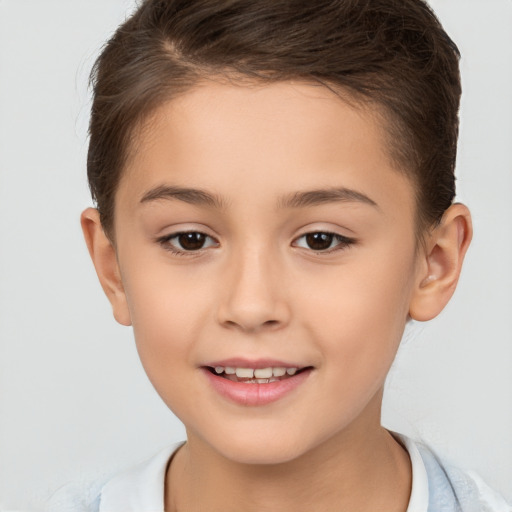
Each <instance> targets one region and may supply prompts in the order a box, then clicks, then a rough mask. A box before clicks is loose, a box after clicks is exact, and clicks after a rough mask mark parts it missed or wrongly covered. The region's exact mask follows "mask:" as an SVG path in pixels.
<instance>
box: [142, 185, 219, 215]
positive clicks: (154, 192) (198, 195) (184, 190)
mask: <svg viewBox="0 0 512 512" xmlns="http://www.w3.org/2000/svg"><path fill="white" fill-rule="evenodd" d="M158 199H178V200H179V201H184V202H185V203H189V204H195V205H198V206H211V207H213V208H217V209H219V210H221V209H223V208H224V207H225V202H224V201H223V200H222V198H221V197H219V196H217V195H215V194H210V193H209V192H205V191H204V190H199V189H197V188H188V187H176V186H169V185H160V186H158V187H155V188H152V189H151V190H149V191H148V192H146V193H145V194H144V195H143V196H142V199H141V200H140V202H141V203H147V202H149V201H156V200H158Z"/></svg>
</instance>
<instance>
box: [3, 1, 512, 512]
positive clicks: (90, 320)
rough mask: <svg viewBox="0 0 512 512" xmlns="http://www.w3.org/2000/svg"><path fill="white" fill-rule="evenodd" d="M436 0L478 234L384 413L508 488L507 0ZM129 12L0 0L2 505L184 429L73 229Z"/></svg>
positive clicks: (413, 342)
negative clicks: (450, 60) (115, 35)
mask: <svg viewBox="0 0 512 512" xmlns="http://www.w3.org/2000/svg"><path fill="white" fill-rule="evenodd" d="M432 5H433V6H434V8H435V9H436V12H437V13H438V15H439V17H440V19H441V20H442V22H443V24H444V26H445V28H446V29H447V31H448V33H449V34H450V35H451V36H452V38H453V39H454V40H455V41H456V42H457V43H458V45H459V47H460V49H461V52H462V54H463V59H462V73H463V87H464V95H463V101H462V111H461V116H462V125H461V139H460V149H459V160H458V167H457V174H458V178H459V181H458V198H459V200H462V201H464V202H465V203H467V204H468V205H469V206H470V208H471V210H472V213H473V216H474V225H475V238H474V243H473V245H472V247H471V249H470V251H469V254H468V257H467V262H466V266H465V269H464V272H463V275H462V280H461V283H460V285H459V289H458V290H457V292H456V295H455V297H454V299H453V301H452V303H451V304H450V305H449V307H448V308H447V309H446V311H445V312H444V313H443V314H442V315H441V316H440V317H439V318H438V319H436V320H435V321H433V322H431V323H429V324H425V325H416V326H415V327H414V328H413V329H412V331H411V332H410V333H408V334H407V335H406V340H405V343H404V344H403V347H402V349H401V351H400V353H399V355H398V358H397V361H396V362H395V365H394V367H393V369H392V372H391V374H390V376H389V378H388V383H387V391H386V397H385V403H384V412H383V422H384V424H385V425H386V426H388V427H390V428H392V429H395V430H399V431H402V432H405V433H406V434H409V435H412V436H413V437H421V438H423V439H424V440H426V441H427V442H428V443H430V444H431V445H432V446H433V447H434V448H435V449H436V450H438V451H439V452H440V453H442V454H443V455H445V456H446V457H448V458H449V459H450V460H451V461H453V462H455V463H456V464H458V465H459V466H461V467H464V468H466V469H473V470H476V471H477V472H478V473H480V474H481V476H483V477H484V479H485V480H487V481H488V483H490V484H491V485H492V486H493V487H495V488H497V489H498V490H499V491H501V492H502V493H503V494H504V495H505V496H507V497H508V498H509V499H512V313H511V312H512V292H511V290H512V270H511V268H512V265H511V263H512V201H511V194H512V149H511V148H512V144H511V142H512V94H511V92H510V91H512V30H511V27H512V1H510V0H487V1H484V0H477V1H475V0H473V1H471V0H435V1H432ZM132 7H133V1H132V0H108V1H105V0H88V1H78V0H75V1H69V0H44V1H37V0H32V1H30V0H0V509H1V508H2V507H3V509H4V510H32V507H33V508H34V509H36V503H37V502H38V501H40V500H41V499H42V498H43V497H44V496H46V495H47V494H48V493H49V492H50V491H51V490H53V489H56V488H57V487H58V486H60V485H62V484H64V483H66V482H69V481H72V480H78V481H86V480H87V479H89V478H91V477H92V476H97V475H98V474H102V473H105V474H106V473H110V472H112V471H116V470H117V469H119V468H122V467H125V466H127V465H129V464H131V463H133V462H136V461H138V460H140V459H142V458H144V457H146V456H149V455H151V454H153V453H154V452H155V451H157V450H158V449H159V448H161V447H162V446H164V445H166V444H169V443H171V442H173V441H176V440H179V439H182V438H183V435H184V430H183V427H182V426H181V424H180V422H179V421H178V420H177V419H176V418H174V417H173V415H172V414H171V413H170V412H169V411H168V410H167V409H166V407H165V406H164V404H163V403H162V402H161V401H160V399H159V398H158V396H157V395H156V393H155V392H154V391H153V390H152V388H151V386H150V384H149V382H148V380H147V378H146V377H145V375H144V372H143V370H142V369H141V366H140V364H139V362H138V358H137V354H136V351H135V347H134V343H133V340H132V334H131V330H130V329H129V328H124V327H120V326H118V325H116V324H115V322H114V320H113V319H112V317H111V314H110V307H109V304H108V302H107V300H106V299H105V298H104V296H103V293H102V291H101V289H100V286H99V284H98V283H97V280H96V277H95V274H94V270H93V267H92V264H91V263H90V262H89V258H88V255H87V252H86V249H85V245H84V243H83V241H82V236H81V232H80V228H79V214H80V212H81V210H82V209H83V208H84V207H86V206H88V205H90V204H91V202H90V198H89V195H88V189H87V184H86V178H85V156H86V150H87V138H86V132H87V120H88V107H89V95H88V90H87V77H88V73H89V70H90V68H91V65H92V63H93V61H94V58H95V56H96V55H97V53H98V51H99V48H100V47H101V45H102V43H103V42H104V41H105V39H106V38H107V37H108V36H109V35H110V34H111V33H112V31H113V30H114V28H115V27H116V26H117V24H118V23H119V22H121V21H122V20H123V19H124V17H125V15H126V13H127V12H128V11H129V10H130V9H131V8H132ZM369 320H371V319H369Z"/></svg>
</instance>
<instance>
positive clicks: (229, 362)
mask: <svg viewBox="0 0 512 512" xmlns="http://www.w3.org/2000/svg"><path fill="white" fill-rule="evenodd" d="M203 366H209V367H211V368H215V367H216V366H223V367H226V366H229V367H231V368H254V369H258V368H276V367H278V368H297V369H300V368H304V365H302V364H297V363H289V362H285V361H279V360H277V359H267V358H264V359H245V358H240V357H233V358H230V359H222V360H217V361H211V362H208V363H206V364H205V365H203Z"/></svg>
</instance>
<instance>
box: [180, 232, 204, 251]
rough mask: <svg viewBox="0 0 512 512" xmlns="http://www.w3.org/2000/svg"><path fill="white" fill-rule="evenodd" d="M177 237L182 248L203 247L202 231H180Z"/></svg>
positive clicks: (189, 249) (188, 249) (191, 249)
mask: <svg viewBox="0 0 512 512" xmlns="http://www.w3.org/2000/svg"><path fill="white" fill-rule="evenodd" d="M178 239H179V242H180V245H181V246H182V247H183V249H186V250H187V251H193V250H195V249H201V248H202V247H203V245H204V240H205V235H203V233H181V234H180V235H179V238H178Z"/></svg>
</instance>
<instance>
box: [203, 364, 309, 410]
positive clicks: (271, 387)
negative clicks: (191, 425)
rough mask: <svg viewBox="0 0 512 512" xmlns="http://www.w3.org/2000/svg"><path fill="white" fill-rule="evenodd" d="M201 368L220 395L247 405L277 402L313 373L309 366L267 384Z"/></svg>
mask: <svg viewBox="0 0 512 512" xmlns="http://www.w3.org/2000/svg"><path fill="white" fill-rule="evenodd" d="M201 370H202V371H203V373H204V374H205V375H206V377H207V378H208V380H209V382H210V384H211V385H212V387H213V388H214V389H215V391H217V392H218V393H219V394H220V395H222V396H223V397H225V398H228V399H229V400H231V401H232V402H235V403H237V404H240V405H247V406H261V405H267V404H270V403H272V402H276V401H277V400H279V399H281V398H283V397H284V396H286V395H288V394H289V393H291V392H292V391H293V390H294V389H296V388H297V387H299V386H300V385H301V384H302V383H303V382H304V381H305V380H306V379H307V378H308V377H309V374H310V373H311V368H308V369H306V370H303V371H301V372H300V373H297V374H296V375H293V376H292V377H288V378H286V379H283V380H278V381H275V382H269V383H267V384H259V383H250V384H246V383H244V382H233V381H232V380H229V379H226V378H224V377H219V376H218V375H215V374H213V373H212V372H211V371H209V370H207V369H206V368H201Z"/></svg>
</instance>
